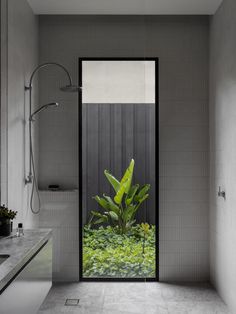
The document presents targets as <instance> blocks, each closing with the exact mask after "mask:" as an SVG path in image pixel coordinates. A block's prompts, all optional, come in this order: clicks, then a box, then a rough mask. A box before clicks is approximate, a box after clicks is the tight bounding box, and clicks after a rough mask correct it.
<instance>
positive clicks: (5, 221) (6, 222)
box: [0, 205, 17, 237]
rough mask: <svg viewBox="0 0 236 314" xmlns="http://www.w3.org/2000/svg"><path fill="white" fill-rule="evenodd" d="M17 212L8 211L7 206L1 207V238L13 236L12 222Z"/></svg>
mask: <svg viewBox="0 0 236 314" xmlns="http://www.w3.org/2000/svg"><path fill="white" fill-rule="evenodd" d="M16 214H17V212H16V211H13V210H10V209H8V208H7V207H6V206H5V205H1V206H0V236H4V237H7V236H9V235H10V234H11V221H12V219H14V218H15V217H16Z"/></svg>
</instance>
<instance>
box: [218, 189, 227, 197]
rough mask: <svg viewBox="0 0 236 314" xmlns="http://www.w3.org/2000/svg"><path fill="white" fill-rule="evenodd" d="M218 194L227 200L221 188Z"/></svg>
mask: <svg viewBox="0 0 236 314" xmlns="http://www.w3.org/2000/svg"><path fill="white" fill-rule="evenodd" d="M217 194H218V196H219V197H223V198H224V199H225V198H226V194H225V191H222V190H221V187H220V186H219V190H218V193H217Z"/></svg>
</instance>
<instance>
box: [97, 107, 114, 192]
mask: <svg viewBox="0 0 236 314" xmlns="http://www.w3.org/2000/svg"><path fill="white" fill-rule="evenodd" d="M110 124H111V115H110V105H109V104H99V116H98V125H99V134H98V150H99V156H98V190H97V193H98V194H99V195H103V193H105V194H107V195H108V194H109V195H110V192H111V189H110V184H109V182H108V181H107V179H106V177H105V176H104V170H105V169H107V170H109V171H110V168H111V162H110V161H111V156H110V151H111V142H110V137H111V132H110ZM94 158H96V154H94Z"/></svg>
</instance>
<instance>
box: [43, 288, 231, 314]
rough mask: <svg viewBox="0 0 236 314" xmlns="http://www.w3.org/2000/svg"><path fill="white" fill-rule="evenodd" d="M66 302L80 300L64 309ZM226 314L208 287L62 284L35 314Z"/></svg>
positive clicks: (224, 308)
mask: <svg viewBox="0 0 236 314" xmlns="http://www.w3.org/2000/svg"><path fill="white" fill-rule="evenodd" d="M67 298H70V299H75V298H78V299H80V302H79V305H78V306H65V305H64V304H65V301H66V299H67ZM61 313H72V314H76V313H78V314H80V313H81V314H131V313H133V314H134V313H135V314H172V313H173V314H189V313H190V314H213V313H214V314H226V313H227V314H229V313H230V312H229V311H228V310H227V307H226V306H225V304H224V303H223V301H222V300H221V299H220V297H219V296H218V295H217V293H216V292H215V290H213V289H212V288H211V286H210V285H208V284H167V283H98V282H96V283H92V282H89V283H85V282H83V283H65V284H56V285H54V286H53V287H52V289H51V290H50V292H49V294H48V296H47V298H46V300H45V301H44V303H43V304H42V306H41V308H40V311H39V312H38V314H61Z"/></svg>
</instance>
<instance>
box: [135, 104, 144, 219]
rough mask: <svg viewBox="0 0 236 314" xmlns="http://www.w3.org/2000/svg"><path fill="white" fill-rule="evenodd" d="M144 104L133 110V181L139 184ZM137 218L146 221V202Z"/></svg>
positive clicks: (142, 153)
mask: <svg viewBox="0 0 236 314" xmlns="http://www.w3.org/2000/svg"><path fill="white" fill-rule="evenodd" d="M146 108H147V107H146V105H144V104H136V105H135V106H134V110H135V127H134V130H135V131H134V134H135V136H134V144H135V156H134V159H135V181H136V182H137V183H139V184H140V185H143V184H145V183H146V182H145V177H146V176H145V169H146V168H145V167H146V160H145V133H146V123H145V110H146ZM137 219H138V220H139V221H140V220H144V221H146V202H145V203H143V204H142V205H141V207H140V210H139V212H138V215H137Z"/></svg>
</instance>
